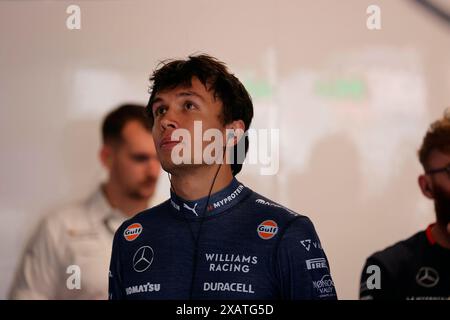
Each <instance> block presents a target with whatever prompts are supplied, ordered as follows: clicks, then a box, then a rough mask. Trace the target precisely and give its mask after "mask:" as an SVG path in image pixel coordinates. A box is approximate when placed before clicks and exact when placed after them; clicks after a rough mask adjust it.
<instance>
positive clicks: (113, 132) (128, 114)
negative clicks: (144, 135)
mask: <svg viewBox="0 0 450 320" xmlns="http://www.w3.org/2000/svg"><path fill="white" fill-rule="evenodd" d="M133 120H134V121H138V122H139V123H140V124H141V125H142V126H143V127H144V129H146V130H147V131H148V132H149V133H151V132H152V128H151V126H150V124H149V119H148V117H147V113H146V111H145V107H144V106H143V105H137V104H122V105H120V106H119V107H117V108H116V109H114V110H112V111H111V112H109V113H108V114H107V115H106V117H105V119H104V120H103V124H102V139H103V143H104V144H110V143H120V142H122V130H123V128H124V127H125V125H126V124H127V123H128V122H129V121H133Z"/></svg>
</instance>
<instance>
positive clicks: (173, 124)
mask: <svg viewBox="0 0 450 320" xmlns="http://www.w3.org/2000/svg"><path fill="white" fill-rule="evenodd" d="M175 119H176V118H175V114H174V111H171V110H170V109H169V110H167V111H166V113H165V114H164V117H163V119H162V120H161V129H163V130H167V129H169V128H170V129H177V128H178V124H177V121H176V120H175Z"/></svg>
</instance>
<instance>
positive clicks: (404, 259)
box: [367, 231, 426, 269]
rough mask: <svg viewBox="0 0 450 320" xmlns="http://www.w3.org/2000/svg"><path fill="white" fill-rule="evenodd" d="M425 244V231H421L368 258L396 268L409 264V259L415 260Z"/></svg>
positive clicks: (389, 267)
mask: <svg viewBox="0 0 450 320" xmlns="http://www.w3.org/2000/svg"><path fill="white" fill-rule="evenodd" d="M425 244H426V236H425V232H424V231H420V232H417V233H416V234H414V235H413V236H411V237H409V238H407V239H404V240H402V241H399V242H396V243H394V244H393V245H391V246H389V247H387V248H385V249H383V250H380V251H377V252H375V253H373V254H372V255H371V256H370V257H369V258H368V259H367V260H368V261H371V262H377V263H380V264H382V265H383V266H384V267H385V268H387V269H396V268H397V267H398V266H401V265H405V266H406V265H408V261H411V260H414V259H415V258H416V257H417V256H418V255H420V254H422V252H423V249H424V245H425Z"/></svg>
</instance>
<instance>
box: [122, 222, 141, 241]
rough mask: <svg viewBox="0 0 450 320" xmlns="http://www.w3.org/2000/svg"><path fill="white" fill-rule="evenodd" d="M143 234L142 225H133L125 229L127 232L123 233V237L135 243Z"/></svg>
mask: <svg viewBox="0 0 450 320" xmlns="http://www.w3.org/2000/svg"><path fill="white" fill-rule="evenodd" d="M141 232H142V225H141V224H140V223H133V224H131V225H129V226H128V227H127V228H126V229H125V231H124V232H123V236H124V237H125V239H126V240H128V241H133V240H134V239H136V238H137V237H139V235H140V234H141Z"/></svg>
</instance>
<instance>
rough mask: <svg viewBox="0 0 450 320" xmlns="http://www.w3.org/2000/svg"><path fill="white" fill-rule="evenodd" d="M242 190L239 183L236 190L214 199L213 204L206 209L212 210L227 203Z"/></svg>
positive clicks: (242, 187)
mask: <svg viewBox="0 0 450 320" xmlns="http://www.w3.org/2000/svg"><path fill="white" fill-rule="evenodd" d="M242 190H244V186H243V185H242V184H240V185H239V186H238V187H237V188H236V190H234V191H233V192H232V193H231V194H230V195H228V196H226V197H225V198H223V199H222V200H219V201H216V202H214V203H213V204H211V205H209V206H208V211H212V210H214V209H217V208H220V207H221V206H224V205H226V204H227V203H230V202H232V201H233V200H234V199H236V198H237V197H238V196H239V194H240V193H241V192H242Z"/></svg>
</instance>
